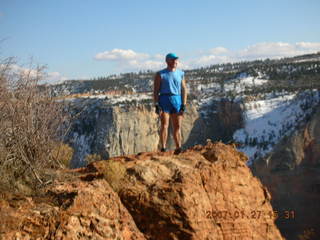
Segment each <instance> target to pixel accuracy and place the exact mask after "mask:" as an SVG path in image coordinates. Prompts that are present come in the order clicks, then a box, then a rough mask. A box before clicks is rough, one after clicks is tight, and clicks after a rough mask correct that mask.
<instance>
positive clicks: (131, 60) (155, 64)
mask: <svg viewBox="0 0 320 240" xmlns="http://www.w3.org/2000/svg"><path fill="white" fill-rule="evenodd" d="M94 59H96V60H104V61H112V62H115V63H116V66H117V68H118V71H119V72H124V71H140V70H157V69H160V68H161V67H165V64H164V60H163V59H164V56H163V55H161V54H156V55H154V56H150V55H149V54H147V53H138V52H135V51H133V50H131V49H118V48H115V49H113V50H111V51H105V52H101V53H97V54H96V55H95V57H94Z"/></svg>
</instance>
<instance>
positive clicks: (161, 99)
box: [153, 53, 187, 154]
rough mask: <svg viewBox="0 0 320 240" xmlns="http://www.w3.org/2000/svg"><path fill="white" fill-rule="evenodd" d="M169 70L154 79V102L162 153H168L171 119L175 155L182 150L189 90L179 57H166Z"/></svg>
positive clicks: (160, 72)
mask: <svg viewBox="0 0 320 240" xmlns="http://www.w3.org/2000/svg"><path fill="white" fill-rule="evenodd" d="M166 63H167V68H165V69H163V70H161V71H159V72H157V74H156V76H155V78H154V90H153V100H154V103H155V108H156V113H157V114H158V115H160V119H161V129H160V141H161V152H165V151H166V144H167V138H168V128H169V119H171V123H172V126H173V138H174V141H175V144H176V149H175V151H174V153H175V154H179V153H180V152H181V151H182V149H181V122H182V118H183V113H184V112H185V110H186V103H187V88H186V82H185V79H184V72H183V71H181V70H179V69H177V65H178V56H177V55H176V54H174V53H168V54H167V56H166Z"/></svg>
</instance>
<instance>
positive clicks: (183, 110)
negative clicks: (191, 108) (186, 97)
mask: <svg viewBox="0 0 320 240" xmlns="http://www.w3.org/2000/svg"><path fill="white" fill-rule="evenodd" d="M186 111H187V110H186V105H184V104H182V105H181V107H180V113H181V114H183V113H185V112H186Z"/></svg>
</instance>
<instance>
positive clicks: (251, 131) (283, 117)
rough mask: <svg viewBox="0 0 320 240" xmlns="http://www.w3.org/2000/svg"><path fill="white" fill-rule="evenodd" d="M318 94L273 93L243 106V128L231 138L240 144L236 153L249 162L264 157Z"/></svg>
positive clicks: (298, 121) (305, 114) (301, 119)
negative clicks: (244, 156)
mask: <svg viewBox="0 0 320 240" xmlns="http://www.w3.org/2000/svg"><path fill="white" fill-rule="evenodd" d="M319 100H320V94H319V91H316V90H314V91H311V90H308V91H305V92H303V93H300V94H298V93H286V92H282V93H276V94H269V95H266V97H265V99H263V100H256V101H250V102H248V103H245V112H244V115H245V127H244V128H242V129H239V130H237V131H236V132H235V133H234V135H233V138H234V140H235V141H236V142H239V143H240V146H241V147H240V148H239V150H240V151H242V152H244V153H245V154H247V155H248V157H249V159H250V161H249V164H251V162H252V161H253V160H254V159H256V158H258V157H262V156H265V155H266V154H267V153H268V152H270V151H271V150H272V148H273V146H274V145H275V144H277V143H278V142H279V141H280V140H281V138H282V137H284V136H286V135H289V134H290V133H292V132H293V131H294V130H295V129H296V128H297V127H298V126H299V125H300V124H302V123H304V121H305V120H306V119H307V118H308V116H309V115H310V114H311V113H312V111H313V108H314V107H315V106H316V105H317V104H318V103H319Z"/></svg>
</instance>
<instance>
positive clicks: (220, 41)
mask: <svg viewBox="0 0 320 240" xmlns="http://www.w3.org/2000/svg"><path fill="white" fill-rule="evenodd" d="M319 12H320V1H319V0H304V1H301V0H277V1H275V0H268V1H263V0H241V1H240V0H225V1H221V0H220V1H214V0H211V1H210V0H198V1H195V0H189V1H187V0H185V1H182V0H175V1H172V0H171V1H169V0H161V1H152V0H149V1H147V0H136V1H132V0H131V1H129V0H117V1H113V0H91V1H89V0H54V1H50V0H29V1H24V0H0V40H1V42H0V57H1V58H4V57H8V56H15V57H17V59H18V62H19V63H20V64H21V65H22V66H24V65H25V64H27V63H28V61H29V60H30V58H33V61H34V62H35V63H37V64H41V65H42V64H45V65H47V72H48V75H49V78H50V80H51V81H53V80H59V79H60V80H61V79H80V78H92V77H98V76H105V75H109V74H113V73H121V72H128V71H140V70H146V69H152V70H156V69H159V68H162V67H164V66H165V65H164V56H165V54H166V53H168V52H175V53H177V54H178V55H179V56H180V60H181V65H180V67H181V68H184V69H187V68H194V67H199V66H207V65H210V64H215V63H222V62H232V61H240V60H251V59H257V58H266V57H271V58H273V57H283V56H293V55H298V54H304V53H309V52H317V51H320V14H319Z"/></svg>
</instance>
